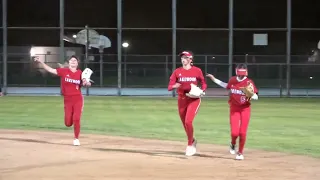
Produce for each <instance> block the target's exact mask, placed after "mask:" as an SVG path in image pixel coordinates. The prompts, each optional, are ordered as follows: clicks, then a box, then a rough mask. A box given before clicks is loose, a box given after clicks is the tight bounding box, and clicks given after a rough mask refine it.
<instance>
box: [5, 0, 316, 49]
mask: <svg viewBox="0 0 320 180" xmlns="http://www.w3.org/2000/svg"><path fill="white" fill-rule="evenodd" d="M65 1H66V3H65V26H66V27H79V29H78V30H68V29H66V30H65V34H73V33H76V32H77V31H79V30H81V28H82V27H84V26H85V25H86V24H88V25H89V26H90V27H99V28H116V27H117V1H116V0H90V1H80V0H65ZM196 2H197V1H195V0H177V3H178V4H177V27H178V28H228V6H229V5H228V0H214V1H209V0H208V1H204V0H201V1H198V3H196ZM272 2H273V3H272ZM315 2H316V1H315V0H313V1H312V0H305V1H302V0H293V2H292V18H293V22H292V27H293V28H320V23H319V22H318V21H317V19H320V15H319V13H317V12H318V9H319V8H320V3H317V4H318V7H317V6H316V5H315V4H316V3H315ZM286 13H287V10H286V0H278V1H260V2H258V1H257V0H241V1H240V0H235V4H234V27H235V28H285V27H286ZM1 16H2V14H1ZM1 18H2V17H1ZM171 23H172V22H171V0H161V1H160V0H157V1H156V0H124V1H123V27H124V28H171V27H172V25H171ZM20 26H21V27H22V26H27V27H58V26H59V0H46V1H45V0H24V1H22V0H8V27H20ZM1 31H2V30H1ZM97 31H98V32H99V33H100V34H102V35H105V36H108V37H109V38H110V39H111V41H112V44H113V46H112V48H110V49H109V50H108V53H116V50H117V48H116V41H117V32H116V29H111V30H97ZM254 32H267V33H269V43H270V46H269V47H267V48H264V49H261V48H254V47H252V34H253V33H254ZM234 36H235V37H234V51H235V54H243V53H246V52H249V53H255V54H285V50H286V48H285V40H286V32H285V31H271V30H266V31H247V32H245V31H235V32H234ZM123 40H126V41H128V42H130V44H131V45H132V48H131V49H130V52H128V53H132V54H170V53H171V48H172V46H171V40H172V39H171V31H170V30H154V29H152V30H123ZM319 40H320V37H319V31H293V32H292V51H293V54H301V53H304V52H306V51H308V50H307V49H308V48H313V46H316V43H317V42H318V41H319ZM1 43H2V42H1ZM8 45H9V46H30V45H44V46H58V45H59V29H58V28H57V29H51V30H25V29H19V30H17V29H9V30H8ZM69 45H70V44H68V43H66V46H69ZM177 49H178V50H182V49H192V50H193V51H194V52H195V53H197V54H227V52H228V31H222V30H221V31H205V32H202V31H185V30H181V29H179V30H178V32H177Z"/></svg>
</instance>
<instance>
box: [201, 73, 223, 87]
mask: <svg viewBox="0 0 320 180" xmlns="http://www.w3.org/2000/svg"><path fill="white" fill-rule="evenodd" d="M206 76H207V77H208V78H210V79H211V80H212V81H213V82H214V83H216V84H218V85H219V86H221V87H223V88H227V86H228V83H225V82H223V81H220V80H219V79H217V78H215V77H214V76H213V75H212V74H207V75H206Z"/></svg>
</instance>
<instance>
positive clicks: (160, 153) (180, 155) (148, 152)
mask: <svg viewBox="0 0 320 180" xmlns="http://www.w3.org/2000/svg"><path fill="white" fill-rule="evenodd" d="M0 140H9V141H19V142H27V143H40V144H54V145H61V146H71V145H70V144H64V143H54V142H48V141H43V140H34V139H21V138H4V137H0ZM86 145H87V144H86ZM82 148H86V149H91V150H95V151H103V152H120V153H133V154H144V155H148V156H160V157H172V158H179V159H189V158H192V157H187V156H185V155H184V152H182V151H162V150H138V149H118V148H90V147H85V146H82ZM193 157H200V158H214V159H217V158H218V159H232V158H229V157H223V156H217V155H209V154H202V153H201V154H196V155H194V156H193Z"/></svg>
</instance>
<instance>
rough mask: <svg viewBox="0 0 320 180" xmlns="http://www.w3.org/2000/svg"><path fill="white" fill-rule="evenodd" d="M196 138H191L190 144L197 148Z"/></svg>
mask: <svg viewBox="0 0 320 180" xmlns="http://www.w3.org/2000/svg"><path fill="white" fill-rule="evenodd" d="M197 143H198V142H197V140H196V139H195V138H193V142H192V146H193V147H194V148H196V149H197Z"/></svg>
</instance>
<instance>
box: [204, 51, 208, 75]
mask: <svg viewBox="0 0 320 180" xmlns="http://www.w3.org/2000/svg"><path fill="white" fill-rule="evenodd" d="M204 73H208V56H207V55H206V56H205V59H204Z"/></svg>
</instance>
